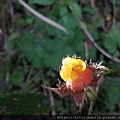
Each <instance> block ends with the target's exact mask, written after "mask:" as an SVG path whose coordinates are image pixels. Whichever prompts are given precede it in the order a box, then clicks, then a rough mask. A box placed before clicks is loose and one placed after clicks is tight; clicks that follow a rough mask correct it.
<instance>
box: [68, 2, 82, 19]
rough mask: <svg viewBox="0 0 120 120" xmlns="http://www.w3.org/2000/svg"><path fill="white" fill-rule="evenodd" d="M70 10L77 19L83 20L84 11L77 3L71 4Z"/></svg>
mask: <svg viewBox="0 0 120 120" xmlns="http://www.w3.org/2000/svg"><path fill="white" fill-rule="evenodd" d="M70 8H71V9H72V12H73V13H74V14H75V16H76V17H78V18H81V17H82V11H81V8H80V6H79V5H78V4H77V2H73V1H72V2H71V3H70Z"/></svg>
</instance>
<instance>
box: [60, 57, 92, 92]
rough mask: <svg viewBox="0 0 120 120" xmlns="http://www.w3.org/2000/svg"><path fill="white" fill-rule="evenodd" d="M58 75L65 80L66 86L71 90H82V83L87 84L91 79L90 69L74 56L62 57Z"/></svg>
mask: <svg viewBox="0 0 120 120" xmlns="http://www.w3.org/2000/svg"><path fill="white" fill-rule="evenodd" d="M60 76H61V78H62V79H63V80H64V81H66V87H67V88H69V89H71V90H72V91H79V90H83V89H84V84H85V85H89V84H90V83H91V81H92V80H93V74H92V70H91V69H90V68H88V67H87V66H86V63H85V62H84V61H83V60H81V59H79V58H76V57H72V58H71V57H66V58H65V59H63V61H62V66H61V70H60Z"/></svg>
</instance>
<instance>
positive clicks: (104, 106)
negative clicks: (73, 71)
mask: <svg viewBox="0 0 120 120" xmlns="http://www.w3.org/2000/svg"><path fill="white" fill-rule="evenodd" d="M19 1H21V0H19ZM19 1H18V0H0V18H1V19H0V93H8V92H13V93H17V92H18V91H27V92H42V93H44V94H45V95H47V97H48V102H49V103H50V104H51V105H53V104H55V105H56V106H57V107H56V108H55V109H54V110H53V111H52V112H51V114H57V115H68V114H71V115H73V114H76V112H77V111H78V108H77V107H76V105H75V103H74V102H73V100H72V99H69V98H61V97H60V96H59V95H57V94H56V93H53V92H50V91H48V90H46V89H43V88H42V87H41V85H46V86H51V87H56V84H57V83H58V79H59V80H61V81H62V79H61V78H60V76H59V69H60V66H61V62H62V59H63V57H66V56H67V55H69V56H72V55H76V56H78V57H81V58H82V59H83V60H86V61H89V60H90V59H92V61H95V62H98V63H99V62H101V61H104V62H103V65H105V66H107V67H108V68H110V69H112V68H120V65H119V62H120V60H119V59H120V0H24V2H25V3H26V4H27V5H29V6H30V7H31V8H33V9H34V10H35V11H36V12H38V13H40V14H42V15H44V16H46V18H49V19H51V20H53V21H54V22H56V23H58V24H60V25H61V26H63V27H64V28H65V30H66V31H65V30H60V29H59V28H60V27H58V28H56V27H55V26H54V25H51V24H50V23H49V24H48V22H45V20H42V19H40V18H38V16H37V15H33V14H32V13H31V11H29V10H28V9H27V8H26V7H25V6H23V5H22V4H21V3H20V2H19ZM81 22H83V23H84V26H86V30H87V31H88V33H90V34H91V36H92V38H93V39H94V41H92V40H91V38H90V37H89V36H88V35H87V33H86V32H85V29H84V28H83V27H82V26H81ZM104 51H106V52H105V53H104ZM109 55H112V57H111V58H109V57H108V56H109ZM88 108H89V106H87V105H85V107H84V109H83V113H84V111H88ZM93 112H94V113H96V114H120V78H117V77H116V78H112V77H111V78H110V77H105V81H104V83H103V85H102V86H101V87H100V91H99V94H98V97H97V100H96V102H95V106H94V110H93Z"/></svg>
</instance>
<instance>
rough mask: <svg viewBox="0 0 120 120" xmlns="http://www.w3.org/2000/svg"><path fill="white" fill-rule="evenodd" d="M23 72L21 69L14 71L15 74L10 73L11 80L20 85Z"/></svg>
mask: <svg viewBox="0 0 120 120" xmlns="http://www.w3.org/2000/svg"><path fill="white" fill-rule="evenodd" d="M22 77H23V75H22V73H21V72H20V71H14V72H13V74H11V75H10V82H11V83H13V84H14V85H20V84H21V83H22V82H23V81H22Z"/></svg>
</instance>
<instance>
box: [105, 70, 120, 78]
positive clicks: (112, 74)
mask: <svg viewBox="0 0 120 120" xmlns="http://www.w3.org/2000/svg"><path fill="white" fill-rule="evenodd" d="M105 76H109V77H113V78H114V77H119V78H120V68H117V69H111V70H109V71H107V72H105Z"/></svg>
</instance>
